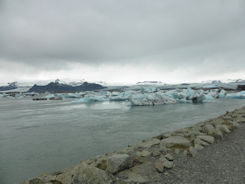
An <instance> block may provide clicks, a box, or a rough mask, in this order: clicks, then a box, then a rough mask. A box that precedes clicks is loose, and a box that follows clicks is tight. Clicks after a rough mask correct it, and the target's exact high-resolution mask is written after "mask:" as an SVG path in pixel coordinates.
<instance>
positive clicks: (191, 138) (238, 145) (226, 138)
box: [23, 107, 245, 184]
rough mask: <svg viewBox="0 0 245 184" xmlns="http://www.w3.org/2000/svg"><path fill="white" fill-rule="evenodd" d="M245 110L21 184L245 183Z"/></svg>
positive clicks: (228, 113) (167, 133)
mask: <svg viewBox="0 0 245 184" xmlns="http://www.w3.org/2000/svg"><path fill="white" fill-rule="evenodd" d="M244 132H245V107H243V108H241V109H237V110H234V111H232V112H227V113H226V114H224V115H222V116H219V117H217V118H214V119H210V120H208V121H205V122H201V123H198V124H196V125H193V126H191V127H187V128H183V129H180V130H176V131H174V132H165V133H162V134H160V135H158V136H156V137H153V138H152V139H149V140H144V141H142V142H140V143H138V144H136V145H134V146H130V147H127V148H124V149H121V150H117V151H115V152H113V153H108V154H105V155H102V156H98V157H96V158H92V159H90V160H86V161H81V162H80V164H79V165H77V166H75V167H73V168H70V169H66V170H64V171H57V172H54V173H51V174H43V175H42V176H40V177H37V178H33V179H30V180H28V181H26V182H24V183H23V184H85V183H86V184H126V183H130V184H134V183H135V184H136V183H152V184H154V183H156V184H157V183H159V184H160V183H163V184H165V183H166V184H167V183H168V184H169V183H170V184H185V183H186V184H187V183H188V184H197V183H203V184H212V183H229V184H233V183H234V184H240V183H241V184H244V183H245V174H244V173H245V137H244V136H245V134H244Z"/></svg>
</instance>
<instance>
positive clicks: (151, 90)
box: [141, 87, 157, 93]
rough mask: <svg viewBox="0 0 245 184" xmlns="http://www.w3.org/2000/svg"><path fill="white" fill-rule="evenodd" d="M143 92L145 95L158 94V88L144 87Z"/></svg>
mask: <svg viewBox="0 0 245 184" xmlns="http://www.w3.org/2000/svg"><path fill="white" fill-rule="evenodd" d="M141 91H142V92H143V93H154V92H157V88H156V87H143V88H142V89H141Z"/></svg>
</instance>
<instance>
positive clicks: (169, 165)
mask: <svg viewBox="0 0 245 184" xmlns="http://www.w3.org/2000/svg"><path fill="white" fill-rule="evenodd" d="M160 160H161V161H162V163H163V166H164V167H165V168H167V169H171V168H173V167H174V162H172V161H169V160H167V159H166V158H165V157H161V158H160Z"/></svg>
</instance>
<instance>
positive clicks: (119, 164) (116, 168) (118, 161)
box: [106, 154, 133, 174]
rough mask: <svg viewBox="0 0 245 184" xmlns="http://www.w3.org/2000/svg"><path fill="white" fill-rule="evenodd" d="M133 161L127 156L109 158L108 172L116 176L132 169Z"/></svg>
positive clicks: (118, 155) (119, 155) (116, 155)
mask: <svg viewBox="0 0 245 184" xmlns="http://www.w3.org/2000/svg"><path fill="white" fill-rule="evenodd" d="M132 165H133V161H132V159H131V158H130V156H129V155H127V154H115V155H112V156H111V157H109V158H108V160H107V168H106V170H107V171H108V172H109V173H112V174H115V173H118V172H120V171H122V170H124V169H128V168H130V167H132Z"/></svg>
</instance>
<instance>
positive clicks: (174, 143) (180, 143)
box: [160, 136, 191, 148]
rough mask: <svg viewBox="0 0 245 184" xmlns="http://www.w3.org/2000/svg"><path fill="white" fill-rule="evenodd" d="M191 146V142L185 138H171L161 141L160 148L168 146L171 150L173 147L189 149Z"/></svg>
mask: <svg viewBox="0 0 245 184" xmlns="http://www.w3.org/2000/svg"><path fill="white" fill-rule="evenodd" d="M190 145H191V142H190V141H189V140H188V139H186V138H184V137H181V136H171V137H168V138H166V139H163V140H162V141H161V144H160V147H164V146H166V147H168V148H171V147H180V148H185V147H189V146H190Z"/></svg>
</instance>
